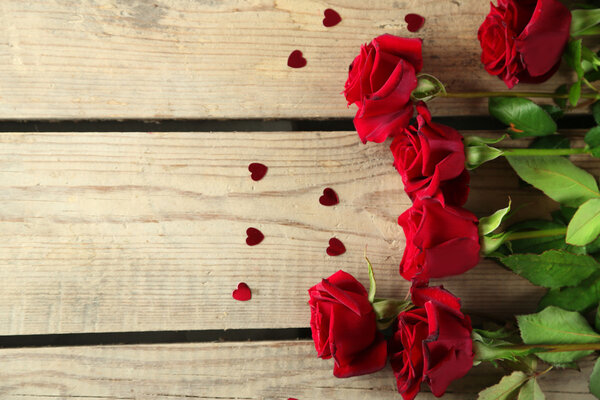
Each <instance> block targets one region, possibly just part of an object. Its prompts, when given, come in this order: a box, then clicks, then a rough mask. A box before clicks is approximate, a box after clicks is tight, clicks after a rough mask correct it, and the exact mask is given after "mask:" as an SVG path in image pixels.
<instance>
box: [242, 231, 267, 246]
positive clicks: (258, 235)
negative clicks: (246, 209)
mask: <svg viewBox="0 0 600 400" xmlns="http://www.w3.org/2000/svg"><path fill="white" fill-rule="evenodd" d="M246 235H248V237H247V238H246V244H247V245H248V246H256V245H257V244H259V243H260V242H262V241H263V239H264V238H265V235H263V233H262V232H261V231H259V230H258V229H256V228H248V229H246Z"/></svg>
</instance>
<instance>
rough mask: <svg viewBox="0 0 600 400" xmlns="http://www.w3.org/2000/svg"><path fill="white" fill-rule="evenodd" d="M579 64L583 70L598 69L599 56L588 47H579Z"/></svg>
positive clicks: (599, 65)
mask: <svg viewBox="0 0 600 400" xmlns="http://www.w3.org/2000/svg"><path fill="white" fill-rule="evenodd" d="M581 66H582V67H583V70H584V71H585V72H589V71H592V70H593V71H598V70H599V68H598V67H600V58H599V57H598V55H597V54H596V53H594V52H593V51H592V50H590V48H589V47H586V46H582V47H581Z"/></svg>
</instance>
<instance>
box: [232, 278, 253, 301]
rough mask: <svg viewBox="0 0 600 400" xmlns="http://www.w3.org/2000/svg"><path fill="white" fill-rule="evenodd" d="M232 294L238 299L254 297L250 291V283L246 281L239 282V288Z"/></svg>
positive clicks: (245, 299) (246, 299)
mask: <svg viewBox="0 0 600 400" xmlns="http://www.w3.org/2000/svg"><path fill="white" fill-rule="evenodd" d="M231 296H233V298H234V299H236V300H237V301H248V300H250V299H251V298H252V292H251V291H250V288H249V287H248V285H246V284H245V283H244V282H240V283H238V287H237V289H235V290H234V291H233V293H231Z"/></svg>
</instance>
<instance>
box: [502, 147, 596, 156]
mask: <svg viewBox="0 0 600 400" xmlns="http://www.w3.org/2000/svg"><path fill="white" fill-rule="evenodd" d="M571 154H591V151H590V149H589V148H585V147H576V148H572V149H503V150H502V155H503V156H511V157H515V156H517V157H519V156H569V155H571Z"/></svg>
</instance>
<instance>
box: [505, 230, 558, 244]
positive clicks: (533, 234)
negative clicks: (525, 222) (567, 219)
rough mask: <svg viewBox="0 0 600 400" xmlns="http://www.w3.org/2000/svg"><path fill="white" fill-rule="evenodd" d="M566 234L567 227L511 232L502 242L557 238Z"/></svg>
mask: <svg viewBox="0 0 600 400" xmlns="http://www.w3.org/2000/svg"><path fill="white" fill-rule="evenodd" d="M566 234H567V227H564V228H554V229H542V230H538V231H526V232H513V233H509V234H508V236H507V237H506V238H505V239H504V241H505V242H507V241H510V240H520V239H533V238H543V237H552V236H559V235H566Z"/></svg>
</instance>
